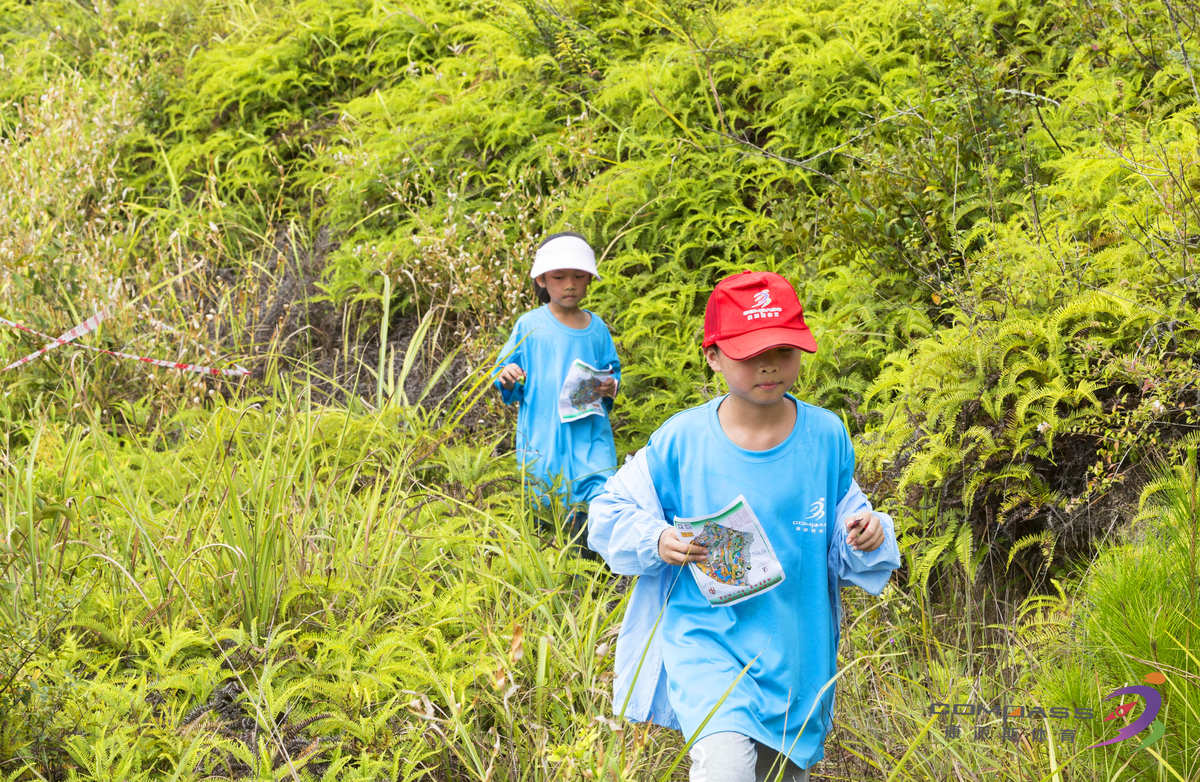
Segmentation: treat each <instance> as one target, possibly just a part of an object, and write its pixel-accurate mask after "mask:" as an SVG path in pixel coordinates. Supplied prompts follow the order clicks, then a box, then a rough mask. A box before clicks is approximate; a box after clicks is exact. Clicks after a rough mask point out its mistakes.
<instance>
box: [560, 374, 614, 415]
mask: <svg viewBox="0 0 1200 782" xmlns="http://www.w3.org/2000/svg"><path fill="white" fill-rule="evenodd" d="M606 379H607V378H599V377H595V376H592V377H585V378H583V379H582V380H581V381H579V385H578V386H576V387H575V388H573V389H571V392H570V395H569V399H570V402H571V406H572V407H574V408H576V409H578V410H582V409H584V408H585V407H587V406H588V405H590V404H592V403H593V402H595V401H596V400H598V399H599V398H600V383H602V382H603V381H604V380H606Z"/></svg>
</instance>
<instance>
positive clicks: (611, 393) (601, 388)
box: [596, 377, 617, 399]
mask: <svg viewBox="0 0 1200 782" xmlns="http://www.w3.org/2000/svg"><path fill="white" fill-rule="evenodd" d="M596 392H597V393H598V394H600V396H606V397H608V398H609V399H612V398H613V397H615V396H616V395H617V379H616V378H615V377H606V378H604V379H603V380H601V381H600V382H599V383H597V384H596Z"/></svg>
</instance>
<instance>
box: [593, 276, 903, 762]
mask: <svg viewBox="0 0 1200 782" xmlns="http://www.w3.org/2000/svg"><path fill="white" fill-rule="evenodd" d="M703 348H704V356H705V358H706V360H707V361H708V364H709V366H710V367H712V368H713V370H714V371H716V372H719V373H720V374H721V375H722V376H723V377H724V378H725V382H726V384H727V385H728V386H729V393H728V394H726V395H724V396H721V397H718V398H716V399H713V400H711V401H710V402H708V403H707V404H704V405H700V406H699V407H694V408H692V409H690V410H685V411H683V412H681V413H678V414H676V415H675V416H673V417H672V418H671V419H670V420H668V421H667V422H666V423H665V424H663V425H662V426H661V427H660V428H659V429H658V430H657V431H656V432H655V433H654V434H653V435H651V437H650V441H649V443H647V445H646V447H645V448H643V449H642V450H640V451H639V452H638V453H637V454H636V455H635V456H634V457H633V458H632V459H630V460H629V461H628V462H627V463H626V464H625V465H624V466H623V467H622V468H621V469H620V470H619V471H618V472H617V474H616V475H614V476H613V477H612V478H611V479H610V480H609V481H608V483H607V484H606V485H605V491H604V493H603V494H601V495H600V496H599V497H597V498H596V499H594V500H593V501H592V503H591V506H590V514H589V515H590V529H589V538H588V542H589V544H590V545H591V547H592V548H593V549H594V550H595V551H597V552H599V553H600V555H601V556H603V557H604V559H605V560H606V561H607V562H608V564H609V566H610V567H611V568H612V569H613V570H614V571H616V572H617V573H622V574H626V575H636V576H640V578H639V579H638V581H637V583H636V584H635V586H634V590H633V594H632V595H631V596H630V600H629V604H628V606H627V608H626V613H625V619H624V622H623V623H622V625H621V633H620V636H619V637H618V639H617V650H616V675H615V678H614V704H615V705H616V708H617V711H619V712H621V713H622V716H624V717H626V718H627V719H630V720H633V721H650V722H655V723H658V724H660V725H665V726H667V727H671V728H675V729H678V730H681V731H683V733H684V735H685V736H686V737H687V739H688V742H689V747H690V750H689V751H690V754H691V757H692V769H691V779H692V780H693V782H699V780H708V781H709V782H755V780H760V781H761V780H768V779H770V780H776V779H783V780H787V781H788V782H799V781H800V780H807V779H808V771H807V769H809V768H810V767H811V766H812V765H813V764H815V763H816V762H817V761H818V760H820V759H821V757H822V756H823V754H824V741H825V735H826V733H827V732H828V730H829V727H830V724H831V722H832V716H833V679H834V677H835V675H836V672H837V671H836V662H837V643H838V631H839V618H840V610H841V603H840V592H839V589H840V587H841V586H843V585H845V584H856V585H858V586H861V587H863V588H864V589H866V590H868V591H869V592H871V593H873V594H878V593H879V592H880V591H882V589H883V587H884V585H885V584H886V583H887V581H888V578H889V576H890V574H891V571H892V570H893V569H895V568H896V567H898V566H899V564H900V558H899V551H898V549H897V546H896V536H895V531H894V527H893V524H892V520H891V519H890V518H889V517H888V516H887V515H886V514H882V513H876V512H874V511H873V510H872V508H871V504H870V502H869V501H868V500H867V498H866V497H865V496H864V495H863V493H862V491H861V490H860V489H859V487H858V484H857V483H855V481H854V449H853V446H852V445H851V443H850V436H849V434H848V433H847V432H846V428H845V426H844V425H843V424H842V421H841V419H840V418H839V417H838V416H836V415H835V414H833V413H831V412H829V411H828V410H824V409H822V408H819V407H814V406H812V405H808V404H805V403H804V402H801V401H800V400H798V399H796V398H795V397H794V396H792V395H791V394H790V393H789V391H790V389H791V387H792V385H793V384H794V383H795V382H796V378H797V375H798V374H799V371H800V353H801V351H806V352H809V353H815V352H816V350H817V344H816V341H815V340H814V339H813V335H812V332H811V331H810V330H809V328H808V325H807V324H806V323H805V322H804V311H803V308H802V307H801V306H800V302H799V300H798V299H797V297H796V292H795V291H794V290H793V289H792V286H791V285H790V284H788V282H787V280H785V279H784V278H783V277H780V276H779V275H778V274H774V273H771V272H743V273H741V274H735V275H733V276H731V277H727V278H725V279H724V280H721V282H720V283H718V284H717V286H716V288H715V289H714V290H713V292H712V295H711V296H710V297H709V300H708V306H707V308H706V310H705V315H704V343H703ZM684 568H686V569H687V570H688V571H689V572H688V573H684V572H683V570H684ZM781 772H782V776H781Z"/></svg>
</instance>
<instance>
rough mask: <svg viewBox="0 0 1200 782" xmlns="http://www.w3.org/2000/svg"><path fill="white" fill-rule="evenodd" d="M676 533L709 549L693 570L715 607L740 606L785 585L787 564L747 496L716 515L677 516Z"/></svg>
mask: <svg viewBox="0 0 1200 782" xmlns="http://www.w3.org/2000/svg"><path fill="white" fill-rule="evenodd" d="M675 529H676V530H678V531H679V536H680V537H681V538H683V539H684V540H685V541H690V542H691V543H695V544H697V545H700V546H704V547H705V548H707V549H708V557H707V559H705V560H704V561H703V562H692V563H690V564H689V565H688V569H689V570H691V571H692V576H693V578H695V579H696V586H697V587H699V588H700V593H701V594H703V595H704V597H705V598H706V599H707V600H708V602H710V603H712V604H713V605H721V606H727V605H733V604H735V603H740V602H741V601H743V600H746V599H748V598H751V597H754V596H755V595H761V594H762V593H763V592H766V591H768V590H770V589H773V588H775V587H776V586H778V585H779V584H780V583H782V582H783V578H784V573H783V566H782V565H781V564H780V563H779V558H778V557H776V556H775V550H774V549H773V548H771V541H770V540H768V539H767V534H766V532H765V531H764V530H763V528H762V524H760V523H759V521H758V517H757V516H755V515H754V511H753V510H751V508H750V504H749V503H747V502H746V499H745V498H744V497H741V496H739V497H738V498H737V499H736V500H734V501H733V502H732V503H730V504H729V505H728V506H726V507H725V508H724V509H723V510H720V511H718V512H717V513H715V514H713V515H711V516H698V517H694V518H690V519H680V518H676V519H675Z"/></svg>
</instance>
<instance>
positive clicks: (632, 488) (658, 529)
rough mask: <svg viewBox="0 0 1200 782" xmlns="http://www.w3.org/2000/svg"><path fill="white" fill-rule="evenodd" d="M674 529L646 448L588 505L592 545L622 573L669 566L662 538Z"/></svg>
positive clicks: (647, 571)
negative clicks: (662, 551) (660, 546)
mask: <svg viewBox="0 0 1200 782" xmlns="http://www.w3.org/2000/svg"><path fill="white" fill-rule="evenodd" d="M673 529H674V527H672V526H671V525H670V524H668V523H667V522H666V519H664V518H663V512H662V508H661V506H660V505H659V502H658V494H657V492H656V491H655V489H654V482H653V481H652V480H651V478H650V470H649V468H648V467H647V465H646V456H645V450H644V449H643V450H641V451H638V452H637V453H636V454H634V456H633V457H632V458H631V459H629V461H627V462H626V463H625V464H624V465H623V466H622V467H621V469H619V470H617V473H616V474H615V475H613V477H611V478H609V479H608V483H606V484H605V485H604V493H603V494H601V495H599V496H598V497H596V498H595V499H594V500H592V502H591V505H590V506H589V507H588V547H589V548H591V549H592V550H593V551H595V552H596V553H598V554H599V555H600V556H602V557H604V561H605V562H607V563H608V566H609V567H610V568H612V570H613V572H615V573H620V574H622V575H627V576H640V575H645V574H647V573H651V572H654V571H656V570H660V569H662V568H665V567H667V563H666V562H664V561H663V560H662V557H660V556H659V549H658V542H659V538H660V537H662V534H663V532H665V531H667V530H673Z"/></svg>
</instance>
